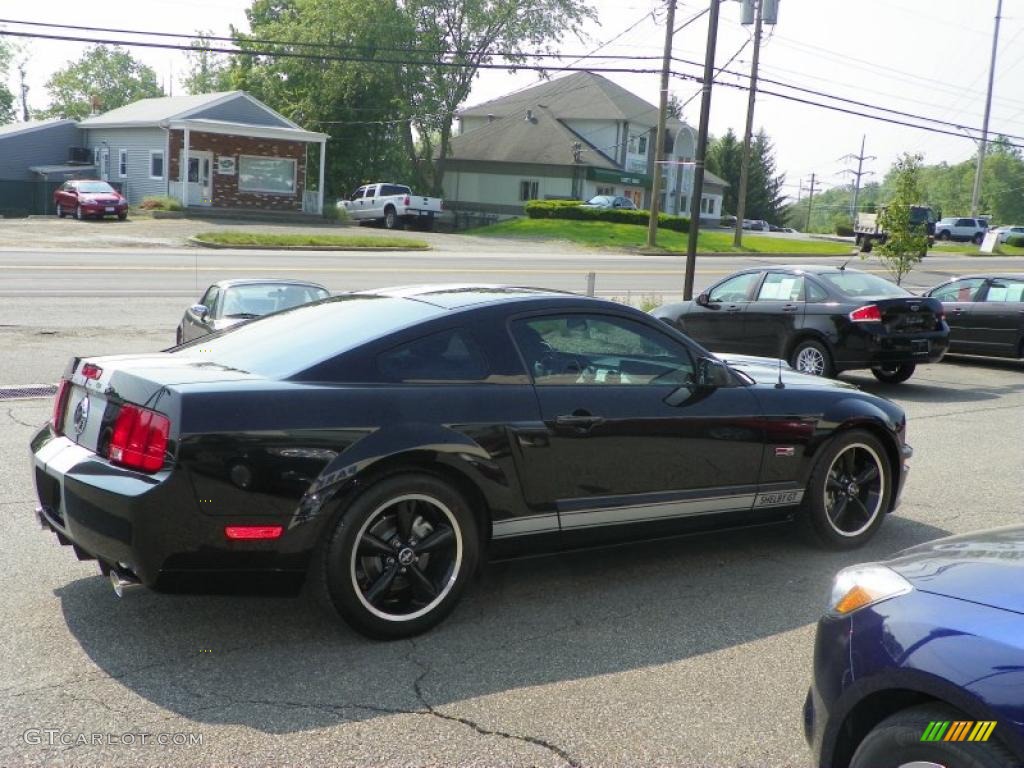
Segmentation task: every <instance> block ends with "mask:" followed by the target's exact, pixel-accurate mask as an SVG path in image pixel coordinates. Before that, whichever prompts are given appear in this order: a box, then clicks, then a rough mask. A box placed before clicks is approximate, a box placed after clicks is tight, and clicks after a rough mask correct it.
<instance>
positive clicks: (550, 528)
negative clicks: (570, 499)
mask: <svg viewBox="0 0 1024 768" xmlns="http://www.w3.org/2000/svg"><path fill="white" fill-rule="evenodd" d="M491 528H492V534H491V536H492V538H495V539H503V538H506V537H508V536H529V535H530V534H534V533H553V532H556V531H557V530H558V515H557V514H556V513H554V512H548V513H546V514H543V515H530V516H529V517H514V518H512V519H511V520H496V521H495V522H494V525H492V526H491Z"/></svg>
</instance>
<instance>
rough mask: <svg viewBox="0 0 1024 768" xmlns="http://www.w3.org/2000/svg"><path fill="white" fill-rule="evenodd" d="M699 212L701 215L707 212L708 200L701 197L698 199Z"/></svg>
mask: <svg viewBox="0 0 1024 768" xmlns="http://www.w3.org/2000/svg"><path fill="white" fill-rule="evenodd" d="M700 212H701V213H707V212H708V199H707V198H706V197H702V198H701V199H700Z"/></svg>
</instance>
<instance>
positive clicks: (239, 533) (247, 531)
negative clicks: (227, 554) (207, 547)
mask: <svg viewBox="0 0 1024 768" xmlns="http://www.w3.org/2000/svg"><path fill="white" fill-rule="evenodd" d="M283 532H284V526H283V525H227V526H225V527H224V535H225V536H227V537H228V538H229V539H235V540H247V541H251V540H253V539H279V538H281V534H282V533H283Z"/></svg>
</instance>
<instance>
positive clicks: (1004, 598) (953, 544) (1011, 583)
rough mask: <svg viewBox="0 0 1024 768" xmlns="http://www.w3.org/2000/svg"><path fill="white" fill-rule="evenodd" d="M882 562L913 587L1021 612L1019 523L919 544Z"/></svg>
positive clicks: (1023, 574) (1023, 544)
mask: <svg viewBox="0 0 1024 768" xmlns="http://www.w3.org/2000/svg"><path fill="white" fill-rule="evenodd" d="M885 565H887V566H888V567H890V568H892V569H893V570H894V571H896V572H897V573H899V574H900V575H901V576H903V578H905V579H906V580H907V581H909V582H910V583H911V584H913V585H914V587H915V588H917V589H920V590H923V591H926V592H934V593H936V594H940V595H946V596H948V597H955V598H959V599H961V600H970V601H971V602H974V603H981V604H982V605H989V606H992V607H993V608H1001V609H1003V610H1007V611H1015V612H1017V613H1022V614H1024V526H1020V525H1015V526H1009V527H1006V528H993V529H990V530H987V531H976V532H974V533H967V534H963V535H960V536H950V537H949V538H945V539H938V540H937V541H931V542H929V543H927V544H920V545H918V546H916V547H911V548H910V549H906V550H904V551H903V552H901V553H900V554H899V555H898V556H897V557H895V558H894V559H892V560H889V561H887V562H886V563H885Z"/></svg>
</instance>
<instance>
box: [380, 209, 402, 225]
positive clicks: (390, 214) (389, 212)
mask: <svg viewBox="0 0 1024 768" xmlns="http://www.w3.org/2000/svg"><path fill="white" fill-rule="evenodd" d="M401 225H402V222H400V221H399V220H398V213H397V212H396V211H395V209H394V208H385V209H384V229H400V228H401Z"/></svg>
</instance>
